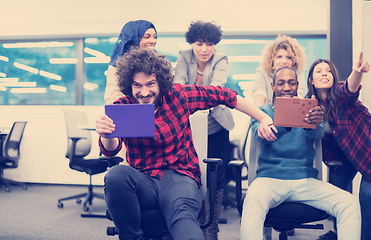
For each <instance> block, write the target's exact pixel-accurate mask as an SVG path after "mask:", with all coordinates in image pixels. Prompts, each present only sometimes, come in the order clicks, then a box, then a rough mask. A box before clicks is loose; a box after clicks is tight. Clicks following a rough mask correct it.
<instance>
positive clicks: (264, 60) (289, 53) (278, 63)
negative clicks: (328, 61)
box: [252, 35, 306, 106]
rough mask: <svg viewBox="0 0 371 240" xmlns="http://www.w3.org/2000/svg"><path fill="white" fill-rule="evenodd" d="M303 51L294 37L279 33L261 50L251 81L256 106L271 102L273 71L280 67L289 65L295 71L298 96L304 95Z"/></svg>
mask: <svg viewBox="0 0 371 240" xmlns="http://www.w3.org/2000/svg"><path fill="white" fill-rule="evenodd" d="M305 61H306V56H305V51H304V48H303V47H302V46H300V45H299V43H298V42H297V40H296V39H294V38H291V37H288V36H286V35H279V36H278V37H277V38H276V39H275V41H273V42H272V43H270V44H268V45H267V46H266V47H265V48H264V49H263V52H262V55H261V63H260V66H259V67H258V68H257V69H256V77H255V79H254V83H253V89H252V97H253V100H254V103H255V104H256V105H257V106H261V105H263V104H266V103H271V102H272V98H273V91H272V87H271V84H272V82H273V80H272V77H273V73H274V72H275V71H276V70H277V69H279V68H281V67H291V68H293V69H295V70H296V71H297V75H298V81H299V88H298V95H299V97H302V98H303V97H304V95H305V92H306V91H305V86H306V84H305V76H304V68H305Z"/></svg>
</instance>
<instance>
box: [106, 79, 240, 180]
mask: <svg viewBox="0 0 371 240" xmlns="http://www.w3.org/2000/svg"><path fill="white" fill-rule="evenodd" d="M133 103H134V101H133V100H132V99H130V98H128V97H122V98H120V99H118V100H117V101H115V102H114V104H133ZM219 104H224V105H226V106H228V107H230V108H234V107H235V106H236V104H237V93H236V92H235V91H232V90H229V89H228V88H223V87H214V86H200V85H181V84H174V87H173V89H172V90H171V91H170V92H169V93H167V94H164V95H162V96H161V99H160V103H159V107H158V109H157V111H156V113H155V137H154V138H149V137H145V138H123V139H120V143H119V146H118V148H117V149H116V150H115V151H107V150H106V149H104V147H103V145H102V143H101V141H99V145H100V148H101V150H102V153H103V154H104V155H105V156H114V155H116V154H117V153H118V152H119V151H120V149H121V147H122V142H124V144H125V147H126V150H127V152H126V157H127V161H128V163H129V165H130V166H131V167H133V168H135V169H137V170H139V171H140V172H143V173H145V174H148V175H150V176H152V177H156V178H161V177H162V176H163V175H164V173H165V171H166V170H175V171H177V172H179V173H181V174H184V175H187V176H189V177H191V178H193V179H195V180H196V182H197V183H198V185H199V186H201V179H200V177H201V172H200V167H199V162H198V157H197V153H196V150H195V147H194V145H193V140H192V132H191V126H190V122H189V117H190V115H191V114H193V113H194V112H196V111H197V110H204V109H209V108H211V107H215V106H217V105H219Z"/></svg>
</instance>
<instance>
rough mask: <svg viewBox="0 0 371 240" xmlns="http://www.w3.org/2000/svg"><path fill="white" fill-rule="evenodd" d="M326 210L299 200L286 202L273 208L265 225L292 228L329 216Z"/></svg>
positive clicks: (284, 228) (276, 227)
mask: <svg viewBox="0 0 371 240" xmlns="http://www.w3.org/2000/svg"><path fill="white" fill-rule="evenodd" d="M328 216H329V215H328V214H327V213H326V212H325V211H322V210H319V209H317V208H314V207H311V206H309V205H306V204H303V203H299V202H284V203H281V204H280V205H279V206H277V207H275V208H271V209H270V210H269V212H268V214H267V217H266V221H265V223H264V225H265V226H266V227H272V226H274V228H275V229H278V230H290V229H292V228H293V227H297V226H299V225H301V224H303V223H310V222H315V221H321V220H324V219H326V218H328Z"/></svg>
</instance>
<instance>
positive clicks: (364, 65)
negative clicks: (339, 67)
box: [353, 52, 370, 73]
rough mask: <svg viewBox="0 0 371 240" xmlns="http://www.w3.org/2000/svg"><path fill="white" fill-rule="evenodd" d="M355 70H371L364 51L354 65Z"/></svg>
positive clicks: (365, 71) (364, 71) (363, 71)
mask: <svg viewBox="0 0 371 240" xmlns="http://www.w3.org/2000/svg"><path fill="white" fill-rule="evenodd" d="M353 70H354V71H357V72H360V73H361V72H362V73H367V72H368V71H370V64H368V62H367V61H366V60H364V59H363V52H361V53H360V54H359V58H358V62H357V63H356V65H354V66H353Z"/></svg>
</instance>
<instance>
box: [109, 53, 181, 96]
mask: <svg viewBox="0 0 371 240" xmlns="http://www.w3.org/2000/svg"><path fill="white" fill-rule="evenodd" d="M140 72H143V73H145V74H146V75H152V74H153V73H155V74H156V80H157V82H158V84H159V87H160V94H161V95H162V94H165V93H168V92H169V91H171V90H172V88H173V80H174V75H173V72H172V68H171V63H170V62H169V60H168V59H167V58H166V56H164V55H160V54H158V53H157V52H155V51H153V50H150V49H145V48H139V47H133V48H131V49H130V51H128V52H126V53H125V54H124V55H123V56H122V57H120V58H119V59H118V61H117V72H116V75H117V77H118V87H119V89H120V91H121V92H122V93H123V94H124V95H126V96H127V97H129V98H132V99H133V92H132V84H133V81H134V79H133V77H134V74H136V73H140Z"/></svg>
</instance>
